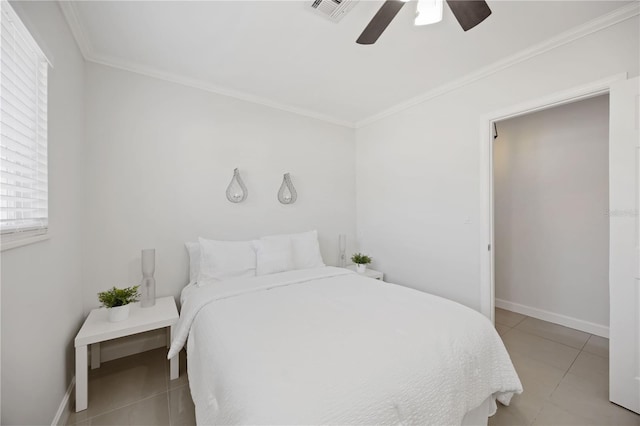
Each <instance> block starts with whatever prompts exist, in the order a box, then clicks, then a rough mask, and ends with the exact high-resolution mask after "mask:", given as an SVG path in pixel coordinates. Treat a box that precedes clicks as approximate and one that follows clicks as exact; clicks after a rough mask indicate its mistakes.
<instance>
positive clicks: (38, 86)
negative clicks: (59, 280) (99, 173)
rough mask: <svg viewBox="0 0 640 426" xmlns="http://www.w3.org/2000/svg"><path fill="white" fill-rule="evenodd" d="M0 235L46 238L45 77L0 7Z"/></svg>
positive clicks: (36, 54)
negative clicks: (39, 235) (43, 236)
mask: <svg viewBox="0 0 640 426" xmlns="http://www.w3.org/2000/svg"><path fill="white" fill-rule="evenodd" d="M0 12H1V19H0V21H1V26H2V30H1V33H2V37H1V41H0V64H1V65H0V80H1V83H0V134H1V137H2V139H1V141H0V233H1V234H2V236H3V239H4V238H5V237H6V236H9V237H18V238H19V237H22V236H25V237H26V236H32V235H37V234H43V233H46V231H47V227H48V182H47V175H48V173H47V71H48V66H49V64H48V62H47V58H46V57H45V55H44V54H43V53H42V51H41V50H40V48H39V47H38V45H37V43H36V41H35V40H34V39H33V37H32V36H31V34H29V32H28V31H27V29H26V27H25V26H24V25H23V24H22V22H21V21H20V19H19V18H18V16H17V15H16V13H15V11H14V10H13V9H12V7H11V6H10V5H9V3H8V2H7V1H5V0H2V1H0Z"/></svg>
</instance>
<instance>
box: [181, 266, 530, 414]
mask: <svg viewBox="0 0 640 426" xmlns="http://www.w3.org/2000/svg"><path fill="white" fill-rule="evenodd" d="M184 297H185V300H184V305H183V307H182V313H181V316H180V321H179V322H178V327H177V334H176V336H175V338H174V341H173V342H172V345H171V349H170V352H169V357H172V356H173V355H175V354H176V353H177V352H178V351H179V350H180V349H181V348H182V347H183V345H184V343H185V341H186V340H187V337H188V347H187V352H188V373H189V384H190V387H191V394H192V397H193V400H194V402H195V406H196V419H197V422H198V424H327V423H331V424H398V423H402V424H421V425H454V424H457V425H459V424H460V423H461V421H462V418H463V417H464V415H465V413H467V412H468V411H470V410H472V409H474V408H476V407H477V406H479V405H480V404H481V403H482V402H483V401H484V400H485V399H486V398H487V397H489V396H491V395H494V396H495V397H497V399H498V400H499V401H501V402H502V403H504V404H508V403H509V400H510V399H511V396H512V395H513V393H514V392H516V393H519V392H521V391H522V386H521V384H520V381H519V379H518V376H517V374H516V372H515V370H514V368H513V365H512V363H511V360H510V359H509V356H508V354H507V352H506V350H505V348H504V345H503V343H502V340H501V339H500V337H499V336H498V334H497V332H496V331H495V329H494V328H493V327H492V325H491V323H490V322H489V321H488V320H487V319H486V318H485V317H484V316H482V315H481V314H479V313H478V312H476V311H473V310H471V309H469V308H467V307H464V306H462V305H460V304H457V303H455V302H452V301H449V300H446V299H443V298H440V297H437V296H433V295H430V294H427V293H423V292H419V291H416V290H412V289H408V288H405V287H402V286H397V285H393V284H388V283H383V282H380V281H374V280H372V279H370V278H366V277H363V276H359V275H357V274H355V273H353V272H350V271H347V270H345V269H340V268H331V267H327V268H321V269H313V270H298V271H290V272H285V273H281V274H273V275H265V276H259V277H252V278H241V279H234V280H229V281H224V282H215V283H214V282H212V283H209V284H205V285H203V286H201V287H197V286H194V287H191V288H190V289H189V291H188V292H186V293H185V294H184Z"/></svg>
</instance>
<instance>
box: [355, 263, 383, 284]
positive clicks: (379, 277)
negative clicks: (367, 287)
mask: <svg viewBox="0 0 640 426" xmlns="http://www.w3.org/2000/svg"><path fill="white" fill-rule="evenodd" d="M347 269H350V270H352V271H355V272H358V271H357V270H356V269H357V268H356V265H350V266H347ZM360 275H364V276H365V277H369V278H373V279H374V280H380V281H384V273H382V272H380V271H376V270H373V269H369V268H367V270H366V271H364V273H363V274H360Z"/></svg>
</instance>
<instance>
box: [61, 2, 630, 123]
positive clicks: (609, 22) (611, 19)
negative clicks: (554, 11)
mask: <svg viewBox="0 0 640 426" xmlns="http://www.w3.org/2000/svg"><path fill="white" fill-rule="evenodd" d="M58 4H59V6H60V8H61V10H62V12H63V14H64V17H65V19H66V20H67V24H68V25H69V28H70V29H71V32H72V34H73V36H74V38H75V40H76V43H77V44H78V47H79V48H80V51H81V53H82V55H83V56H84V58H85V60H86V61H89V62H94V63H97V64H101V65H105V66H109V67H112V68H117V69H121V70H124V71H129V72H133V73H136V74H141V75H145V76H148V77H153V78H157V79H160V80H164V81H168V82H171V83H175V84H180V85H183V86H188V87H192V88H195V89H200V90H204V91H207V92H211V93H215V94H218V95H222V96H228V97H232V98H236V99H239V100H242V101H246V102H251V103H255V104H259V105H263V106H266V107H270V108H274V109H278V110H281V111H286V112H290V113H293V114H297V115H301V116H304V117H309V118H313V119H316V120H320V121H324V122H327V123H331V124H335V125H338V126H343V127H347V128H356V129H357V128H361V127H365V126H368V125H370V124H372V123H374V122H376V121H379V120H381V119H383V118H385V117H388V116H390V115H393V114H396V113H399V112H401V111H404V110H406V109H408V108H411V107H413V106H415V105H418V104H421V103H423V102H427V101H429V100H431V99H434V98H436V97H438V96H442V95H444V94H446V93H449V92H452V91H454V90H457V89H459V88H461V87H464V86H467V85H469V84H471V83H473V82H476V81H478V80H481V79H483V78H485V77H488V76H490V75H492V74H495V73H497V72H499V71H502V70H504V69H505V68H509V67H511V66H513V65H516V64H518V63H520V62H523V61H526V60H528V59H531V58H533V57H535V56H538V55H541V54H543V53H545V52H548V51H549V50H552V49H555V48H557V47H560V46H563V45H565V44H568V43H571V42H572V41H575V40H578V39H580V38H582V37H586V36H588V35H590V34H593V33H595V32H598V31H600V30H603V29H605V28H608V27H610V26H613V25H616V24H618V23H620V22H622V21H625V20H627V19H630V18H632V17H634V16H637V15H639V14H640V2H638V1H634V2H632V3H630V4H628V5H626V6H623V7H621V8H618V9H616V10H614V11H612V12H609V13H607V14H605V15H602V16H600V17H598V18H596V19H593V20H591V21H589V22H586V23H584V24H582V25H579V26H577V27H574V28H572V29H570V30H568V31H565V32H563V33H560V34H559V35H557V36H555V37H552V38H550V39H548V40H546V41H544V42H542V43H539V44H537V45H534V46H532V47H530V48H528V49H525V50H522V51H520V52H518V53H516V54H514V55H511V56H508V57H506V58H504V59H501V60H500V61H497V62H494V63H493V64H491V65H488V66H486V67H483V68H480V69H478V70H477V71H475V72H473V73H470V74H467V75H466V76H463V77H461V78H459V79H456V80H453V81H451V82H449V83H446V84H443V85H441V86H438V87H436V88H435V89H433V90H430V91H428V92H425V93H423V94H421V95H418V96H416V97H413V98H411V99H409V100H407V101H404V102H401V103H399V104H397V105H395V106H392V107H390V108H387V109H385V110H383V111H381V112H379V113H377V114H374V115H372V116H369V117H367V118H365V119H362V120H360V121H356V122H351V121H348V120H343V119H340V118H337V117H332V116H328V115H326V114H322V113H319V112H316V111H312V110H307V109H303V108H299V107H295V106H292V105H287V104H283V103H280V102H276V101H273V100H270V99H267V98H262V97H259V96H256V95H252V94H250V93H247V92H242V91H238V90H234V89H230V88H226V87H221V86H217V85H212V84H210V83H207V82H205V81H202V80H196V79H189V78H186V77H183V76H179V75H176V74H172V73H167V72H164V71H161V70H158V69H155V68H152V67H145V66H142V65H139V64H135V63H133V62H129V61H123V60H121V59H117V58H113V57H108V56H104V55H98V54H96V53H95V50H94V48H93V46H92V44H91V41H90V40H89V37H88V35H87V31H86V29H85V28H84V26H83V25H82V22H81V19H80V18H79V12H78V10H77V7H76V5H75V2H74V1H63V0H58Z"/></svg>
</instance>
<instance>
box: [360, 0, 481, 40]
mask: <svg viewBox="0 0 640 426" xmlns="http://www.w3.org/2000/svg"><path fill="white" fill-rule="evenodd" d="M408 1H409V0H387V1H385V2H384V4H383V5H382V6H381V7H380V9H379V10H378V12H377V13H376V14H375V15H374V16H373V18H372V19H371V21H370V22H369V25H367V27H366V28H365V29H364V31H363V32H362V34H360V37H358V40H356V43H358V44H373V43H375V42H376V40H378V38H379V37H380V35H382V33H383V32H384V30H385V29H386V28H387V26H388V25H389V24H390V23H391V21H393V18H395V16H396V15H397V14H398V12H400V9H402V7H403V6H404V5H405V3H407V2H408ZM446 1H447V4H448V5H449V8H450V9H451V12H453V15H454V16H455V17H456V19H457V20H458V23H459V24H460V26H461V27H462V29H463V30H465V31H468V30H470V29H471V28H473V27H475V26H476V25H478V24H479V23H480V22H482V21H484V20H485V19H486V18H487V17H488V16H489V15H491V9H489V5H487V2H485V1H484V0H446ZM443 2H444V0H418V5H417V11H416V20H415V24H416V25H427V24H433V23H436V22H439V21H440V20H441V19H442V8H443Z"/></svg>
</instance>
